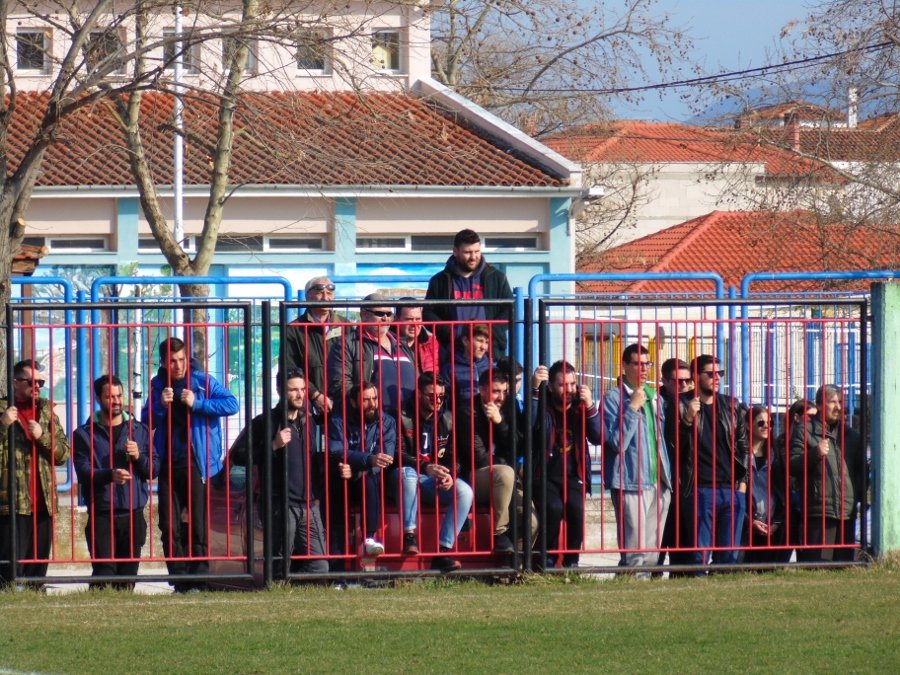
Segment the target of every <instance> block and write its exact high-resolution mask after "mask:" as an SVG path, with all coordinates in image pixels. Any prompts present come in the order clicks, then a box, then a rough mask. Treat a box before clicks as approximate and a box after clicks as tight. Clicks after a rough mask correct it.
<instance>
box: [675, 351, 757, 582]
mask: <svg viewBox="0 0 900 675" xmlns="http://www.w3.org/2000/svg"><path fill="white" fill-rule="evenodd" d="M691 372H692V373H693V375H694V391H689V392H685V393H682V394H680V395H679V397H678V399H679V404H680V412H681V417H680V419H679V420H677V424H678V448H677V454H678V459H679V462H680V466H681V486H680V489H681V494H682V498H683V499H682V503H683V504H690V505H692V506H693V504H696V520H693V519H690V517H689V513H690V510H689V509H685V510H684V511H683V515H684V516H686V517H685V520H684V521H683V522H682V525H681V526H682V527H690V528H692V529H693V528H694V527H696V532H697V547H698V548H699V549H700V550H698V551H697V552H696V553H695V555H694V562H695V563H696V564H698V565H706V564H708V563H709V561H710V560H709V550H708V549H709V548H710V547H711V546H714V547H716V548H718V549H719V550H716V551H714V552H713V554H712V562H713V563H716V564H726V565H727V564H734V563H736V562H737V560H738V551H737V549H736V548H734V547H735V546H737V545H739V542H740V538H741V532H742V530H743V528H744V516H745V514H746V511H747V498H746V493H747V455H748V452H749V447H750V441H749V438H748V436H747V414H746V411H745V410H744V408H743V407H742V406H741V404H740V403H739V402H738V401H737V400H736V399H734V398H732V397H731V396H726V395H724V394H720V393H719V384H720V383H721V381H722V378H723V377H724V376H725V371H724V370H721V369H720V361H719V359H717V358H716V357H715V356H712V355H710V354H701V355H700V356H698V357H697V358H695V359H694V360H693V361H692V362H691Z"/></svg>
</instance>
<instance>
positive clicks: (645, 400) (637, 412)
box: [603, 343, 672, 578]
mask: <svg viewBox="0 0 900 675" xmlns="http://www.w3.org/2000/svg"><path fill="white" fill-rule="evenodd" d="M652 367H653V363H652V362H651V361H650V352H649V350H648V349H647V348H646V347H644V346H643V345H640V344H637V343H635V344H632V345H628V347H626V348H625V351H624V352H623V353H622V379H621V381H620V383H619V385H618V386H617V387H614V388H613V389H610V390H609V391H608V392H607V393H606V396H604V397H603V427H604V430H605V432H606V433H605V436H606V437H605V439H604V443H603V482H604V485H605V487H606V488H607V489H608V490H609V491H610V496H611V497H612V503H613V510H614V511H615V514H616V522H617V524H618V527H617V528H616V535H617V539H618V543H619V548H620V549H621V551H622V553H621V560H620V562H619V565H621V566H622V567H644V566H648V565H655V564H656V563H657V559H658V554H657V553H655V550H658V549H659V547H660V537H661V536H662V530H663V525H664V523H665V522H666V514H667V513H668V511H669V502H670V500H671V496H672V481H671V471H670V468H669V455H668V453H667V452H666V447H665V441H664V438H663V436H664V434H663V424H662V411H661V410H660V408H659V397H658V396H657V395H656V391H655V390H654V389H653V388H652V387H650V385H649V384H648V383H647V376H648V375H649V373H650V369H651V368H652ZM644 574H645V578H646V577H649V575H648V574H646V573H644Z"/></svg>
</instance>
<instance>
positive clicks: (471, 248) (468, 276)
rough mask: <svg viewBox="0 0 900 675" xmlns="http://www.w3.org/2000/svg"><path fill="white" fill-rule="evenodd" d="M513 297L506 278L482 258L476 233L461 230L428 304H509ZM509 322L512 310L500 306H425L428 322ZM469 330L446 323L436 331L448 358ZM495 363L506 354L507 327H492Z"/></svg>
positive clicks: (428, 293)
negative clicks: (436, 301) (464, 332)
mask: <svg viewBox="0 0 900 675" xmlns="http://www.w3.org/2000/svg"><path fill="white" fill-rule="evenodd" d="M512 297H513V295H512V290H511V289H510V287H509V281H508V280H507V278H506V275H505V274H504V273H503V272H501V271H500V270H498V269H497V268H496V267H494V266H493V265H490V264H489V263H488V262H487V261H486V260H485V259H484V257H483V256H482V255H481V237H479V236H478V233H477V232H475V231H474V230H469V229H466V230H460V231H459V232H457V233H456V236H455V237H454V238H453V253H452V255H451V256H450V257H449V258H448V259H447V264H446V266H445V267H444V269H443V270H441V271H440V272H438V273H437V274H435V275H434V276H433V277H431V280H430V281H429V282H428V290H427V291H426V292H425V299H426V300H509V299H511V298H512ZM508 319H509V310H508V308H506V307H498V306H496V305H461V304H459V303H456V302H444V303H441V304H439V305H437V304H435V305H426V306H425V320H426V321H428V322H431V321H441V322H450V321H460V322H468V323H473V322H483V321H494V320H502V321H507V320H508ZM465 328H466V324H465V323H461V324H458V325H457V326H455V328H454V326H452V325H449V324H448V323H444V324H443V325H438V326H437V327H436V330H435V333H436V334H437V338H438V342H440V343H441V348H442V350H443V352H444V354H449V353H450V347H451V343H452V342H453V339H454V337H455V336H457V335H461V334H462V333H463V331H464V330H465ZM491 336H492V341H493V349H492V351H491V354H492V357H493V359H494V360H496V359H498V358H499V357H500V356H502V355H503V354H504V353H506V326H505V325H500V324H497V325H491Z"/></svg>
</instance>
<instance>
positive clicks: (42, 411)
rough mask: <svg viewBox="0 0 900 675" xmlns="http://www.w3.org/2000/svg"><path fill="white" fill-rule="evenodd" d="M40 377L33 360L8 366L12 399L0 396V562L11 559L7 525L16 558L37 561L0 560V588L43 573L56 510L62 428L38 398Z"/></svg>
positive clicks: (65, 447)
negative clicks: (12, 483) (12, 486)
mask: <svg viewBox="0 0 900 675" xmlns="http://www.w3.org/2000/svg"><path fill="white" fill-rule="evenodd" d="M45 381H46V380H45V378H44V375H43V373H41V370H40V367H39V366H38V364H37V362H36V361H34V360H32V359H28V360H25V361H19V362H18V363H17V364H15V365H14V366H13V403H12V405H10V403H9V400H7V399H6V398H3V399H0V426H2V428H0V560H12V550H11V549H10V547H9V545H10V529H11V528H12V519H13V518H15V521H16V524H15V529H16V554H17V557H18V559H19V560H22V559H37V560H38V562H33V563H18V564H17V565H16V566H15V567H13V565H12V563H0V587H2V586H4V585H6V584H12V583H13V582H14V580H15V578H16V577H17V576H28V577H43V576H46V575H47V560H48V559H49V557H50V547H51V544H52V540H53V517H54V516H55V515H56V513H57V511H58V504H57V498H56V471H55V470H54V468H53V467H54V466H64V465H65V463H66V460H67V459H68V458H69V441H68V439H67V438H66V430H65V429H64V428H63V426H62V424H60V422H59V418H58V417H57V416H56V413H54V412H53V404H52V403H51V402H50V401H49V400H47V399H46V398H41V396H40V391H41V388H42V387H43V386H44V383H45ZM10 427H13V447H14V449H15V453H16V476H15V480H16V501H15V503H14V504H11V503H10V494H9V490H8V487H9V470H10V468H9V464H8V458H9V429H10Z"/></svg>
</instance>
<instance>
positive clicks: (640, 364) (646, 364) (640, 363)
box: [628, 361, 653, 368]
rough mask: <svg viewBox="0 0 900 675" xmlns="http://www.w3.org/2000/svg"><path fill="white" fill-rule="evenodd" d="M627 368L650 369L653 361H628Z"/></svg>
mask: <svg viewBox="0 0 900 675" xmlns="http://www.w3.org/2000/svg"><path fill="white" fill-rule="evenodd" d="M628 365H629V366H638V367H639V368H652V367H653V361H629V362H628Z"/></svg>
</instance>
